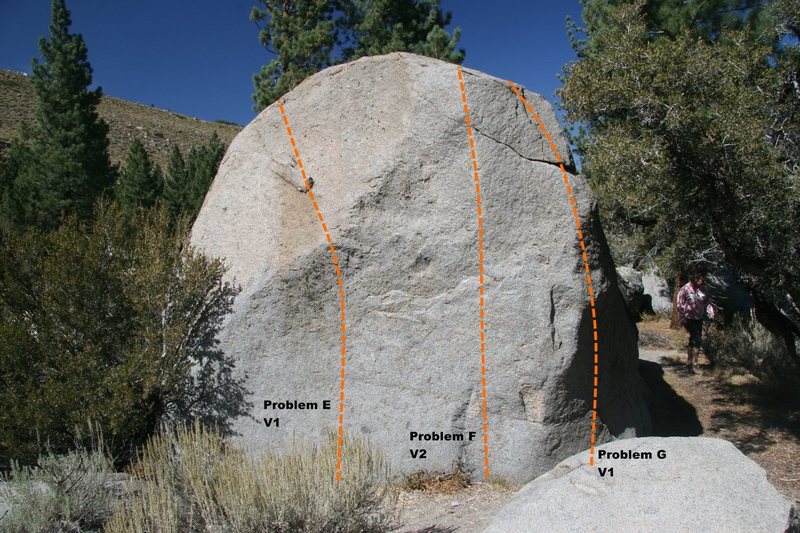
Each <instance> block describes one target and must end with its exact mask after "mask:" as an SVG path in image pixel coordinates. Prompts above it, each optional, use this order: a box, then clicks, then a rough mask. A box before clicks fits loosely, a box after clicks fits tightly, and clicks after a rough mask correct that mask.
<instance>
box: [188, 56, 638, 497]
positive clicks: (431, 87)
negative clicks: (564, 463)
mask: <svg viewBox="0 0 800 533" xmlns="http://www.w3.org/2000/svg"><path fill="white" fill-rule="evenodd" d="M464 77H465V81H466V91H467V98H468V103H469V107H470V112H471V119H472V122H473V125H474V127H475V130H476V131H475V138H476V151H477V158H478V161H479V164H480V175H481V188H482V194H483V217H484V222H483V224H484V231H485V268H486V345H487V348H486V353H487V374H486V379H487V390H488V395H487V398H488V427H489V432H488V435H489V453H490V468H491V472H492V474H493V475H495V476H497V477H500V478H506V479H510V480H514V481H517V482H521V481H527V480H530V479H532V478H533V477H535V476H536V475H538V474H541V473H543V472H545V471H547V470H549V469H550V468H552V467H553V466H554V465H555V464H556V463H557V462H558V461H560V460H561V459H563V458H564V457H568V456H570V455H572V454H573V453H575V452H577V451H578V450H581V449H584V448H586V447H587V446H588V445H589V435H590V428H591V408H592V387H593V356H592V344H593V331H592V316H591V312H590V306H589V295H588V292H587V281H586V277H585V272H584V264H583V259H582V256H581V250H580V247H579V241H578V238H577V234H576V227H575V221H574V219H573V215H572V211H571V207H570V202H569V197H568V196H567V194H566V193H565V186H564V182H563V180H562V174H561V170H560V168H559V166H558V164H556V162H555V161H556V160H555V157H554V154H553V151H552V149H551V147H550V144H549V142H548V141H546V139H545V136H544V134H543V133H542V132H541V130H540V129H539V128H538V127H537V124H536V123H535V122H534V121H533V120H532V119H531V118H530V117H529V116H528V114H527V113H526V111H525V109H524V107H523V106H522V105H521V104H520V102H519V101H518V99H517V97H516V96H515V95H514V93H513V92H512V91H511V89H510V88H509V86H508V85H507V83H506V82H504V81H503V80H499V79H496V78H493V77H491V76H487V75H485V74H482V73H479V72H475V71H471V70H468V69H465V70H464ZM526 94H527V98H528V99H529V101H530V102H531V104H532V105H533V106H534V107H535V109H536V111H537V112H538V114H539V115H540V118H541V120H542V121H543V122H544V124H545V126H546V128H547V129H548V130H549V132H550V134H551V135H552V136H553V139H554V142H555V145H556V146H557V149H558V151H559V152H560V154H562V157H563V158H565V159H567V168H568V169H571V168H572V167H571V163H570V162H569V159H568V158H569V156H568V154H569V149H568V146H567V142H566V140H565V139H564V137H563V136H562V135H561V130H560V128H559V126H558V122H557V120H556V117H555V115H554V113H553V110H552V108H551V107H550V105H549V104H548V103H547V102H545V101H544V100H543V99H542V98H541V97H540V96H538V95H536V94H532V93H526ZM284 105H285V110H286V114H287V117H288V120H289V124H290V126H291V128H292V130H293V134H294V136H295V138H296V142H297V146H298V148H299V150H300V156H301V159H302V161H303V164H304V166H305V168H306V169H307V171H308V172H309V174H310V176H311V177H312V178H313V188H312V192H313V194H314V197H315V200H316V201H317V202H318V206H319V208H320V210H321V212H322V213H323V215H324V219H325V223H326V227H327V228H328V229H329V231H330V234H331V236H332V240H333V244H334V246H335V249H336V253H337V255H338V261H339V264H340V266H341V269H342V276H343V281H344V283H343V288H344V290H345V292H346V325H347V347H348V348H347V364H346V380H345V382H346V384H345V404H344V429H345V431H346V432H348V433H356V434H364V435H366V436H367V437H369V438H370V439H371V440H372V441H373V442H374V443H375V444H377V445H379V446H380V447H381V448H383V450H384V451H385V453H386V454H387V455H388V457H389V458H390V460H391V462H392V464H393V467H394V468H395V470H396V471H398V472H410V471H414V470H417V469H425V470H436V469H439V470H442V469H450V468H452V467H453V466H454V465H455V464H456V463H457V462H458V461H460V462H461V463H462V464H463V465H464V466H466V468H467V469H468V470H469V471H470V472H472V473H473V474H474V475H475V476H482V474H483V463H484V447H483V436H482V431H483V415H482V398H481V396H482V383H481V360H480V349H479V344H480V334H479V329H478V321H479V299H478V248H477V209H476V199H475V185H474V183H473V175H472V160H471V154H470V145H469V140H468V136H467V130H466V125H465V118H464V112H463V105H462V102H461V93H460V90H459V83H458V77H457V70H456V66H455V65H452V64H449V63H445V62H442V61H438V60H434V59H430V58H423V57H419V56H415V55H411V54H399V53H398V54H391V55H387V56H381V57H370V58H364V59H360V60H358V61H355V62H353V63H349V64H345V65H340V66H336V67H332V68H329V69H327V70H324V71H322V72H320V73H318V74H316V75H314V76H312V77H310V78H309V79H307V80H306V81H304V82H303V83H302V84H300V85H299V86H298V87H297V88H295V89H294V90H293V91H292V92H290V93H289V94H287V95H286V96H285V98H284ZM570 180H571V183H572V189H573V191H574V194H575V199H576V201H577V209H578V213H579V216H580V219H581V220H582V222H583V231H584V234H585V240H586V244H587V253H588V257H589V261H590V264H591V268H592V270H591V275H592V280H593V285H594V291H595V295H596V301H597V315H598V316H597V321H598V328H599V339H600V341H599V342H600V364H599V368H600V370H599V371H600V378H599V418H600V423H599V425H598V439H599V440H600V441H606V440H608V439H610V438H612V436H622V437H633V436H635V435H638V434H642V433H643V432H646V431H648V428H649V417H648V414H647V410H646V407H645V404H644V401H643V400H642V394H641V392H640V379H639V377H638V373H637V358H638V353H637V346H636V332H635V326H634V324H633V323H632V321H631V319H630V317H629V315H628V314H627V313H626V312H625V307H624V306H625V304H624V302H623V300H622V297H621V295H620V292H619V290H618V288H617V287H616V285H615V283H614V282H613V279H614V275H613V269H614V266H613V264H612V262H611V259H610V256H609V252H608V249H607V246H606V243H605V240H604V236H603V232H602V230H601V228H600V225H599V222H598V217H597V212H596V206H595V201H594V198H593V197H592V194H591V191H590V190H589V187H588V186H587V184H586V182H585V180H583V179H582V178H581V177H579V176H570ZM192 244H194V245H196V246H198V247H199V248H200V249H202V250H204V251H206V252H208V253H210V254H213V255H215V256H221V257H224V258H225V259H226V261H227V263H228V265H230V271H229V276H230V277H231V278H235V279H236V281H237V282H238V283H240V284H241V286H242V292H241V295H240V296H239V297H238V299H237V301H236V304H235V312H234V314H233V315H232V316H231V317H230V318H229V320H228V321H227V323H226V324H225V326H224V330H223V332H222V337H221V342H222V346H221V347H222V349H224V350H225V351H226V352H227V353H228V354H229V355H231V356H233V357H234V358H235V359H236V360H237V361H238V366H239V369H240V370H241V371H243V372H245V373H246V374H247V376H248V382H247V386H248V388H249V390H250V391H251V392H252V395H253V396H252V401H253V402H254V408H253V410H252V418H249V419H242V420H240V421H239V422H238V423H237V425H236V427H235V429H236V430H237V431H238V433H239V434H240V437H239V442H241V443H242V444H243V445H246V446H250V447H252V448H254V449H256V450H276V449H285V448H288V447H289V446H291V443H292V441H293V439H294V438H296V437H299V438H308V439H319V438H321V437H322V435H323V434H324V433H325V432H327V431H329V430H332V429H333V430H335V429H337V424H338V401H339V384H340V371H341V364H340V336H341V330H340V322H339V320H340V319H339V316H340V313H339V304H340V302H339V288H338V286H337V277H336V274H335V268H334V265H333V264H332V258H331V253H330V251H329V245H328V243H327V241H326V238H325V235H324V233H323V230H322V229H321V223H320V221H319V220H318V217H317V214H316V212H315V210H314V208H313V207H312V205H311V202H310V201H309V195H308V194H306V192H305V186H304V184H303V181H302V178H301V177H300V173H299V171H298V168H297V165H296V162H295V161H294V159H293V151H292V146H291V144H290V141H289V138H288V135H287V131H286V128H285V126H284V124H283V122H282V117H281V113H280V111H279V108H278V105H277V103H276V104H273V105H272V106H270V107H268V108H267V109H265V110H264V111H263V112H262V113H261V114H260V115H259V116H258V117H257V118H256V119H255V120H253V122H252V123H250V124H249V125H248V126H247V127H246V128H245V129H244V130H243V131H242V132H241V133H240V134H239V135H238V136H237V137H236V139H235V140H234V141H233V142H232V143H231V146H230V148H229V149H228V153H227V154H226V156H225V158H224V160H223V162H222V164H221V166H220V169H219V172H218V174H217V177H216V179H215V181H214V184H213V185H212V187H211V189H210V191H209V193H208V195H207V197H206V200H205V203H204V205H203V208H202V210H201V212H200V214H199V216H198V218H197V221H196V222H195V225H194V228H193V232H192ZM265 400H266V401H269V402H271V403H270V404H268V408H266V409H265V408H264V407H265V405H264V401H265ZM325 400H329V401H330V402H331V403H330V409H325V405H324V404H323V403H322V402H323V401H325ZM278 402H283V403H284V405H283V406H282V407H283V408H275V406H276V405H277V404H278ZM291 402H307V403H309V402H317V404H318V405H317V406H316V408H314V407H315V406H313V405H311V406H305V407H306V408H305V409H301V408H300V406H299V405H298V404H292V403H291ZM265 419H266V421H265ZM274 419H279V423H278V424H276V423H275V422H274ZM267 423H269V426H268V425H267ZM412 432H414V433H416V434H417V436H416V437H414V439H413V440H412ZM470 432H474V433H472V434H471V433H470ZM421 435H425V436H428V437H429V438H430V439H431V440H424V439H425V438H426V437H420V436H421ZM434 435H435V436H436V437H439V438H438V439H436V440H434ZM447 435H456V436H457V437H456V438H458V437H459V436H463V437H464V440H445V437H446V436H447ZM470 435H473V438H472V440H469V437H470ZM420 439H423V440H420ZM417 449H424V450H425V453H424V454H421V453H419V452H413V451H412V450H417Z"/></svg>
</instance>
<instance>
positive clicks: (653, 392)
mask: <svg viewBox="0 0 800 533" xmlns="http://www.w3.org/2000/svg"><path fill="white" fill-rule="evenodd" d="M639 375H640V376H641V377H642V379H643V380H644V382H645V384H647V389H648V395H647V403H648V405H649V407H650V417H651V419H652V422H653V435H654V436H657V437H694V436H697V435H700V434H702V433H703V425H702V424H701V423H700V419H699V418H698V417H697V410H696V409H695V408H694V406H693V405H692V404H690V403H689V402H687V401H686V400H685V399H684V398H683V397H682V396H680V395H679V394H678V393H677V392H675V389H673V388H672V387H671V386H670V384H669V383H667V382H666V381H664V370H663V369H662V368H661V365H659V364H658V363H653V362H651V361H639Z"/></svg>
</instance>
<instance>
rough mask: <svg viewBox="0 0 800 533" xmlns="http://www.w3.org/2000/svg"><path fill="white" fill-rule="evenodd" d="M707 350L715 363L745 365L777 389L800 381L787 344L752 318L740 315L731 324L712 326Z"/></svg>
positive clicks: (744, 366)
mask: <svg viewBox="0 0 800 533" xmlns="http://www.w3.org/2000/svg"><path fill="white" fill-rule="evenodd" d="M703 349H704V350H705V352H706V353H707V354H708V355H709V357H710V358H711V359H712V360H713V361H714V362H715V363H717V364H720V365H721V366H726V367H734V368H735V367H738V368H743V369H745V370H747V371H748V372H750V373H752V374H753V375H754V376H756V377H757V378H758V379H759V380H761V381H762V382H763V383H765V384H767V385H770V386H772V387H773V388H775V389H776V390H777V389H779V388H785V386H786V385H789V384H790V383H792V382H797V381H798V376H797V370H796V368H795V367H794V365H793V363H792V360H791V359H790V358H789V356H788V354H787V352H786V346H785V344H784V343H783V342H782V341H781V339H779V338H777V337H776V336H775V335H773V334H772V333H770V332H769V331H767V330H766V329H765V328H764V327H763V326H762V325H761V324H759V323H758V322H757V321H756V320H752V319H750V318H748V317H741V316H736V317H734V319H733V322H732V324H731V325H730V326H728V327H724V328H723V327H718V326H715V327H712V328H709V330H708V333H707V335H706V339H705V341H704V346H703Z"/></svg>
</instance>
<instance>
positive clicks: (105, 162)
mask: <svg viewBox="0 0 800 533" xmlns="http://www.w3.org/2000/svg"><path fill="white" fill-rule="evenodd" d="M71 25H72V21H71V19H70V13H69V11H68V10H67V8H66V6H65V5H64V0H53V2H52V19H51V23H50V37H49V38H44V37H43V38H41V39H40V41H39V49H40V52H41V55H42V62H39V61H38V60H36V59H34V61H33V76H32V83H33V87H34V90H35V92H36V100H37V107H36V118H35V122H34V124H33V125H32V126H31V127H30V128H27V129H26V130H25V131H24V133H23V136H22V138H21V139H19V140H17V141H15V142H14V143H13V144H12V146H11V149H10V154H9V155H8V159H9V161H7V162H6V163H4V165H3V167H4V170H3V172H2V178H3V181H2V184H0V189H1V191H0V192H1V193H2V196H3V202H2V213H1V214H2V219H3V225H4V226H5V227H20V226H36V227H40V228H54V227H56V226H57V225H58V223H59V220H60V218H61V216H62V215H64V214H75V215H76V216H78V217H79V218H83V219H85V218H89V217H90V216H91V213H92V209H93V207H94V203H95V201H96V200H97V198H98V197H99V196H100V195H101V194H102V193H103V192H104V191H105V190H106V189H107V188H108V187H109V186H110V185H111V184H112V183H113V180H114V171H115V169H114V168H113V167H112V165H111V163H110V160H109V157H108V137H107V134H108V125H107V124H106V123H105V122H104V121H103V120H102V119H100V118H99V116H98V115H97V111H96V109H97V105H98V103H99V102H100V97H101V95H102V92H101V89H100V88H99V87H98V88H96V89H94V90H90V89H89V87H90V86H91V84H92V67H91V65H90V64H89V61H88V56H87V48H86V44H85V43H84V41H83V37H81V35H80V34H71V33H70V26H71Z"/></svg>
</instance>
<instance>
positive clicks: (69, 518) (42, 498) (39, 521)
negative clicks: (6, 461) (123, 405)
mask: <svg viewBox="0 0 800 533" xmlns="http://www.w3.org/2000/svg"><path fill="white" fill-rule="evenodd" d="M97 442H100V441H99V440H98V441H97ZM114 477H115V474H114V467H113V463H112V461H111V459H110V458H109V457H108V455H106V453H105V452H104V450H103V448H102V445H96V446H95V447H94V448H93V449H87V448H84V447H82V446H81V447H79V448H78V449H77V450H74V451H71V452H69V453H67V454H66V455H55V454H53V453H47V454H45V455H43V456H42V457H40V458H39V462H38V465H37V466H32V467H25V466H20V465H19V463H16V462H13V463H12V466H11V471H10V473H9V474H8V475H6V476H4V481H5V483H4V484H3V486H2V487H1V488H0V490H1V491H2V495H1V496H2V499H4V500H6V501H8V503H9V504H10V506H11V510H10V512H9V513H8V515H6V516H5V517H4V518H3V519H2V520H0V531H6V532H9V533H16V532H19V533H39V532H60V531H63V532H67V531H100V530H101V528H102V525H103V523H104V522H105V521H106V520H107V519H108V517H109V516H111V513H112V512H113V510H114V506H115V505H116V502H117V499H118V497H117V496H116V495H115V494H114V492H115V491H114V490H113V484H114V481H113V480H114Z"/></svg>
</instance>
